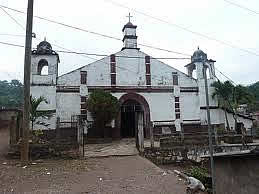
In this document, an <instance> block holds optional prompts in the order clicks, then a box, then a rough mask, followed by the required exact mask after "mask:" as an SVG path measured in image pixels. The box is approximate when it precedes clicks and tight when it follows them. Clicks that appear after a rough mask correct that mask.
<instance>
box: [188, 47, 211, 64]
mask: <svg viewBox="0 0 259 194" xmlns="http://www.w3.org/2000/svg"><path fill="white" fill-rule="evenodd" d="M191 60H192V62H202V61H206V60H207V54H206V53H204V52H203V51H202V50H200V48H199V47H198V50H196V51H195V52H194V53H193V55H192V57H191Z"/></svg>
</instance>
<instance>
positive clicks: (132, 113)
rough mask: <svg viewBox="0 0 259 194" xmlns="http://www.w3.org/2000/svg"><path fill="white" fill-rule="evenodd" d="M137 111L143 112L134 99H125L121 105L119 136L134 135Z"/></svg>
mask: <svg viewBox="0 0 259 194" xmlns="http://www.w3.org/2000/svg"><path fill="white" fill-rule="evenodd" d="M137 112H143V108H142V106H141V105H140V104H139V103H138V102H137V101H136V100H127V101H125V102H124V103H123V104H122V105H121V130H120V133H121V137H122V138H127V137H135V136H136V132H137V119H138V118H137V117H136V116H137V115H136V113H137Z"/></svg>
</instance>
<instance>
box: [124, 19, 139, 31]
mask: <svg viewBox="0 0 259 194" xmlns="http://www.w3.org/2000/svg"><path fill="white" fill-rule="evenodd" d="M125 28H137V26H136V25H133V24H132V23H131V22H130V21H129V22H128V23H127V24H125V25H124V26H123V28H122V32H123V31H124V30H125Z"/></svg>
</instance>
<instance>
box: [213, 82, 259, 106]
mask: <svg viewBox="0 0 259 194" xmlns="http://www.w3.org/2000/svg"><path fill="white" fill-rule="evenodd" d="M211 86H213V87H214V88H215V91H214V93H213V94H212V97H213V98H214V97H215V96H217V97H218V100H219V105H220V106H221V107H223V108H226V109H228V110H231V111H236V110H237V108H238V106H239V105H241V104H247V105H248V106H249V105H253V104H254V102H255V96H254V95H253V94H252V93H251V92H250V91H249V89H248V88H247V87H245V86H242V85H240V84H239V85H236V86H234V85H233V84H232V83H231V82H230V81H225V82H220V81H217V82H214V83H212V84H211Z"/></svg>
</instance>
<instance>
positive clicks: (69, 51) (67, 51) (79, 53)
mask: <svg viewBox="0 0 259 194" xmlns="http://www.w3.org/2000/svg"><path fill="white" fill-rule="evenodd" d="M111 2H113V1H111ZM116 4H117V3H116ZM119 5H120V6H123V7H126V6H124V5H121V4H119ZM3 7H4V8H6V9H10V10H12V11H16V12H19V13H23V14H25V13H24V12H22V11H19V10H15V9H12V8H9V7H6V6H2V5H0V8H1V9H2V10H3V11H4V12H5V13H6V14H7V15H8V16H9V17H10V18H11V19H12V20H13V21H14V22H15V23H16V24H18V25H19V26H20V27H22V28H23V29H25V28H24V27H23V26H22V25H21V24H20V23H19V22H18V21H17V20H16V19H15V18H14V17H12V16H11V15H10V14H9V13H8V12H6V11H5V10H4V9H3ZM126 8H128V7H126ZM129 9H130V8H129ZM134 11H135V10H134ZM135 12H139V11H135ZM139 13H141V14H144V15H145V16H148V17H152V18H153V19H157V18H155V17H153V16H149V15H147V14H145V13H142V12H139ZM34 17H36V18H39V19H42V20H46V21H49V22H52V23H56V24H59V25H63V26H66V27H70V28H75V29H77V30H81V31H84V32H89V33H93V34H96V35H100V36H104V37H106V38H113V39H115V40H120V39H119V38H115V37H112V36H107V35H103V34H100V33H96V32H92V31H88V30H85V29H81V28H78V27H74V26H71V25H67V24H63V23H61V22H56V21H54V20H50V19H46V18H43V17H39V16H34ZM159 20H160V19H159ZM161 21H163V20H161ZM37 39H38V38H37ZM38 40H39V39H38ZM0 43H1V44H5V45H9V46H16V47H24V46H22V45H17V44H12V43H6V42H0ZM53 45H54V46H56V47H59V48H61V49H64V50H66V51H57V52H61V53H70V54H78V55H83V56H85V57H87V58H89V59H92V60H98V59H95V58H92V57H89V56H87V55H90V56H91V55H94V56H100V57H107V56H109V55H103V54H94V53H84V52H75V51H72V50H70V49H66V48H64V47H61V46H59V45H55V44H53ZM140 45H142V46H146V47H150V48H154V49H158V50H163V51H167V52H172V51H170V50H166V49H161V48H158V47H153V46H149V45H144V44H140ZM173 52H174V53H177V54H183V53H179V52H175V51H173ZM183 55H187V56H191V55H189V54H183ZM116 57H122V58H144V57H138V56H135V57H134V56H116ZM153 59H190V58H176V57H174V58H173V57H168V58H167V57H161V58H153ZM102 62H103V61H102ZM103 63H106V62H103ZM106 64H108V63H106ZM108 65H109V64H108ZM118 67H119V66H118ZM119 68H121V67H119ZM122 69H126V68H122ZM215 69H216V70H217V71H218V72H219V73H220V74H222V75H223V76H224V77H226V78H227V79H229V80H230V81H231V82H233V83H235V82H234V81H233V80H231V79H230V78H229V77H228V76H226V75H225V74H223V73H222V72H221V71H219V70H218V69H217V68H215ZM126 70H129V69H126ZM129 71H131V70H129ZM134 73H136V72H134Z"/></svg>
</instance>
